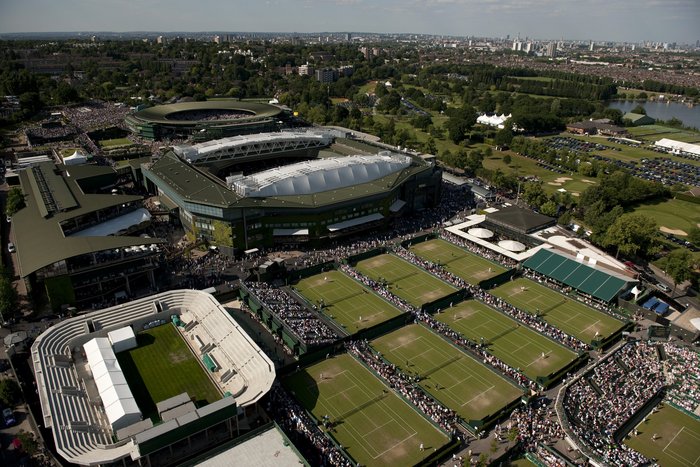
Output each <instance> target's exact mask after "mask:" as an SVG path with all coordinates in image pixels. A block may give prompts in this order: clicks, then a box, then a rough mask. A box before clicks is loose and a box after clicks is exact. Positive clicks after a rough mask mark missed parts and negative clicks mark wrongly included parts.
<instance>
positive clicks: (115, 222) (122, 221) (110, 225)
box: [69, 208, 151, 237]
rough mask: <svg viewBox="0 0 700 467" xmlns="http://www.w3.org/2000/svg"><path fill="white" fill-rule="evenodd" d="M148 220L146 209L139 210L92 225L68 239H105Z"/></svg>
mask: <svg viewBox="0 0 700 467" xmlns="http://www.w3.org/2000/svg"><path fill="white" fill-rule="evenodd" d="M149 220H151V213H149V212H148V210H147V209H144V208H139V209H136V210H135V211H130V212H128V213H126V214H124V215H123V216H119V217H115V218H114V219H110V220H108V221H106V222H101V223H99V224H97V225H93V226H92V227H89V228H87V229H85V230H80V231H78V232H75V233H73V234H71V235H69V237H106V236H108V235H114V234H117V233H119V232H120V231H122V230H125V229H128V228H130V227H133V226H135V225H139V224H140V223H142V222H147V221H149Z"/></svg>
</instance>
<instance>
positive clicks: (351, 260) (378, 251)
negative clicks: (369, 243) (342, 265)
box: [345, 247, 389, 266]
mask: <svg viewBox="0 0 700 467" xmlns="http://www.w3.org/2000/svg"><path fill="white" fill-rule="evenodd" d="M388 252H389V249H388V248H385V247H380V248H375V249H374V250H369V251H365V252H362V253H358V254H356V255H351V256H348V257H347V258H346V259H345V262H346V263H347V264H350V265H352V266H354V265H355V264H357V263H359V262H360V261H362V260H364V259H368V258H373V257H375V256H379V255H383V254H384V253H388Z"/></svg>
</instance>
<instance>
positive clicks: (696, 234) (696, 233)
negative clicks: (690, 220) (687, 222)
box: [688, 225, 700, 245]
mask: <svg viewBox="0 0 700 467" xmlns="http://www.w3.org/2000/svg"><path fill="white" fill-rule="evenodd" d="M688 241H689V242H691V243H695V244H696V245H700V228H698V227H697V226H695V225H694V226H692V227H691V228H690V230H689V231H688Z"/></svg>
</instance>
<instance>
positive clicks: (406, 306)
mask: <svg viewBox="0 0 700 467" xmlns="http://www.w3.org/2000/svg"><path fill="white" fill-rule="evenodd" d="M340 270H341V271H343V272H344V273H345V274H347V275H348V276H350V277H352V278H353V279H355V280H356V281H358V282H360V283H362V284H364V285H366V286H367V287H369V288H370V289H372V290H373V291H374V293H376V294H377V295H379V296H381V297H383V298H385V299H386V300H388V301H389V302H391V303H393V304H394V305H396V306H397V307H398V308H399V309H401V310H403V311H406V312H408V313H413V314H415V313H417V311H418V310H417V309H416V308H415V307H414V306H413V305H411V304H410V303H408V302H407V301H406V300H404V299H402V298H400V297H397V296H396V295H394V294H393V293H391V292H389V290H388V289H387V288H386V287H385V286H384V284H382V283H380V282H378V281H375V280H374V279H370V278H369V277H367V276H365V275H364V274H361V273H360V272H358V271H357V270H356V269H354V268H353V267H352V266H350V265H348V264H343V265H341V266H340Z"/></svg>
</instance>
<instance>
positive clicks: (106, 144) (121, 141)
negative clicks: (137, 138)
mask: <svg viewBox="0 0 700 467" xmlns="http://www.w3.org/2000/svg"><path fill="white" fill-rule="evenodd" d="M132 144H134V143H133V142H132V141H131V140H130V139H128V138H116V139H103V140H101V141H99V145H100V147H102V148H114V147H117V146H131V145H132Z"/></svg>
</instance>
